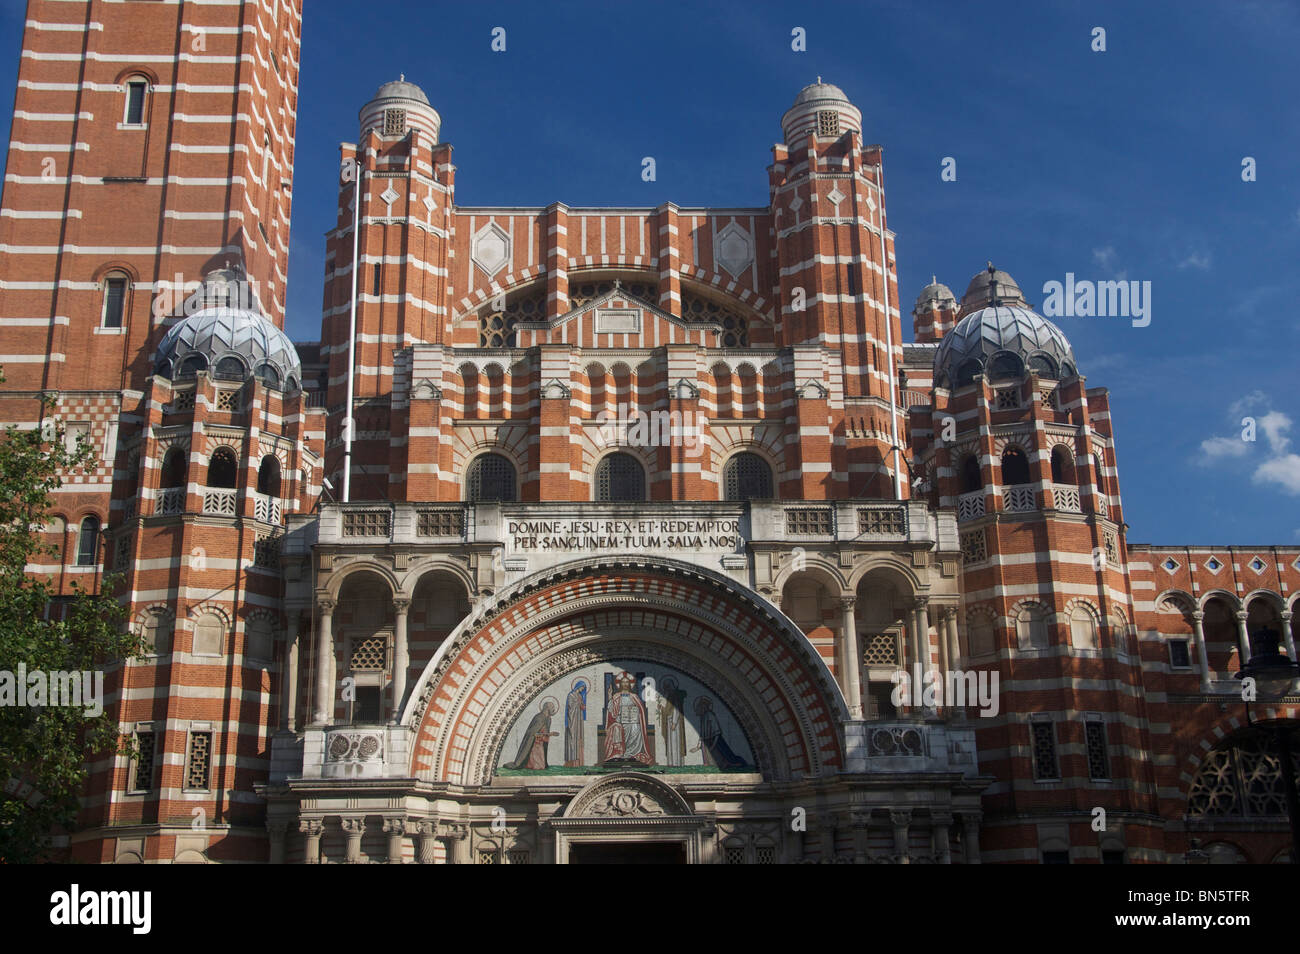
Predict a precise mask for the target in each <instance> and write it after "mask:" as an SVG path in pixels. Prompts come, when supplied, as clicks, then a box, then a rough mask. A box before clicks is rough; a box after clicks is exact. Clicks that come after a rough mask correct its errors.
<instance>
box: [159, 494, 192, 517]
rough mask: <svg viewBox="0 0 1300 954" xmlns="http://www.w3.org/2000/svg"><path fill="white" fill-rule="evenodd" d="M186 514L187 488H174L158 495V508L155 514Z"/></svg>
mask: <svg viewBox="0 0 1300 954" xmlns="http://www.w3.org/2000/svg"><path fill="white" fill-rule="evenodd" d="M184 512H185V488H184V487H173V488H172V489H171V490H164V491H163V492H162V493H161V494H159V495H158V506H157V508H156V509H155V510H154V513H159V514H164V515H166V514H173V513H184Z"/></svg>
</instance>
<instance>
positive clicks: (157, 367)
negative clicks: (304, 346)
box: [154, 305, 302, 391]
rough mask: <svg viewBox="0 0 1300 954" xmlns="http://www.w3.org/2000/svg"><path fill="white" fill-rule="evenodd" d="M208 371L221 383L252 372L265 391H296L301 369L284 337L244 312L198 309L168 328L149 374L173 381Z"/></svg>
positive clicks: (264, 320) (249, 312)
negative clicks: (279, 389) (271, 388)
mask: <svg viewBox="0 0 1300 954" xmlns="http://www.w3.org/2000/svg"><path fill="white" fill-rule="evenodd" d="M202 370H211V371H212V372H213V373H214V374H215V375H216V376H218V377H223V378H237V379H240V380H242V379H244V378H246V377H247V376H248V375H249V374H250V373H256V374H257V376H258V378H260V379H261V380H262V381H263V382H264V383H266V384H267V386H269V387H274V388H281V389H284V390H286V391H292V390H296V389H297V387H298V385H299V382H300V381H301V380H302V364H301V362H299V360H298V351H297V349H296V348H294V346H293V342H292V341H290V340H289V336H288V335H286V334H285V333H284V332H283V331H281V330H280V329H279V328H277V327H276V326H275V325H273V324H271V322H270V321H268V320H267V319H266V318H264V317H262V316H261V315H260V314H258V313H257V312H255V311H251V310H249V309H246V308H231V307H227V306H224V305H222V306H217V307H213V308H204V309H203V310H202V311H199V312H196V313H195V314H193V315H190V316H189V317H188V318H186V319H185V320H184V321H181V322H179V323H177V324H176V325H173V326H172V328H171V329H170V330H169V331H168V332H167V334H166V335H165V336H164V337H163V340H162V343H161V344H159V345H158V354H157V356H156V357H155V359H154V371H155V372H156V373H157V374H160V375H162V376H163V377H166V378H178V377H182V376H183V375H186V374H193V373H194V372H195V371H202Z"/></svg>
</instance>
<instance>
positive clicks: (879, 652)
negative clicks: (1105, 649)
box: [862, 633, 898, 666]
mask: <svg viewBox="0 0 1300 954" xmlns="http://www.w3.org/2000/svg"><path fill="white" fill-rule="evenodd" d="M862 661H863V662H865V663H866V664H867V665H868V666H896V665H898V637H897V636H896V635H895V634H894V633H875V634H874V635H872V636H870V637H869V638H868V639H867V644H866V646H864V647H863V649H862Z"/></svg>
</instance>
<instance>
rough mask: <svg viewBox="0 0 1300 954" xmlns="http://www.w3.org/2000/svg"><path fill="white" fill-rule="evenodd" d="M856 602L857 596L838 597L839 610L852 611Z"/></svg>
mask: <svg viewBox="0 0 1300 954" xmlns="http://www.w3.org/2000/svg"><path fill="white" fill-rule="evenodd" d="M857 602H858V597H857V594H854V595H852V596H841V597H840V609H842V610H851V609H853V607H854V605H855V604H856V603H857Z"/></svg>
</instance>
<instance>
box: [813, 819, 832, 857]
mask: <svg viewBox="0 0 1300 954" xmlns="http://www.w3.org/2000/svg"><path fill="white" fill-rule="evenodd" d="M817 829H818V831H819V832H820V834H821V841H822V844H821V862H822V864H829V863H830V862H833V861H834V860H835V816H834V815H832V814H830V813H829V812H826V813H823V814H822V815H821V817H819V818H818V819H817Z"/></svg>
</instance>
